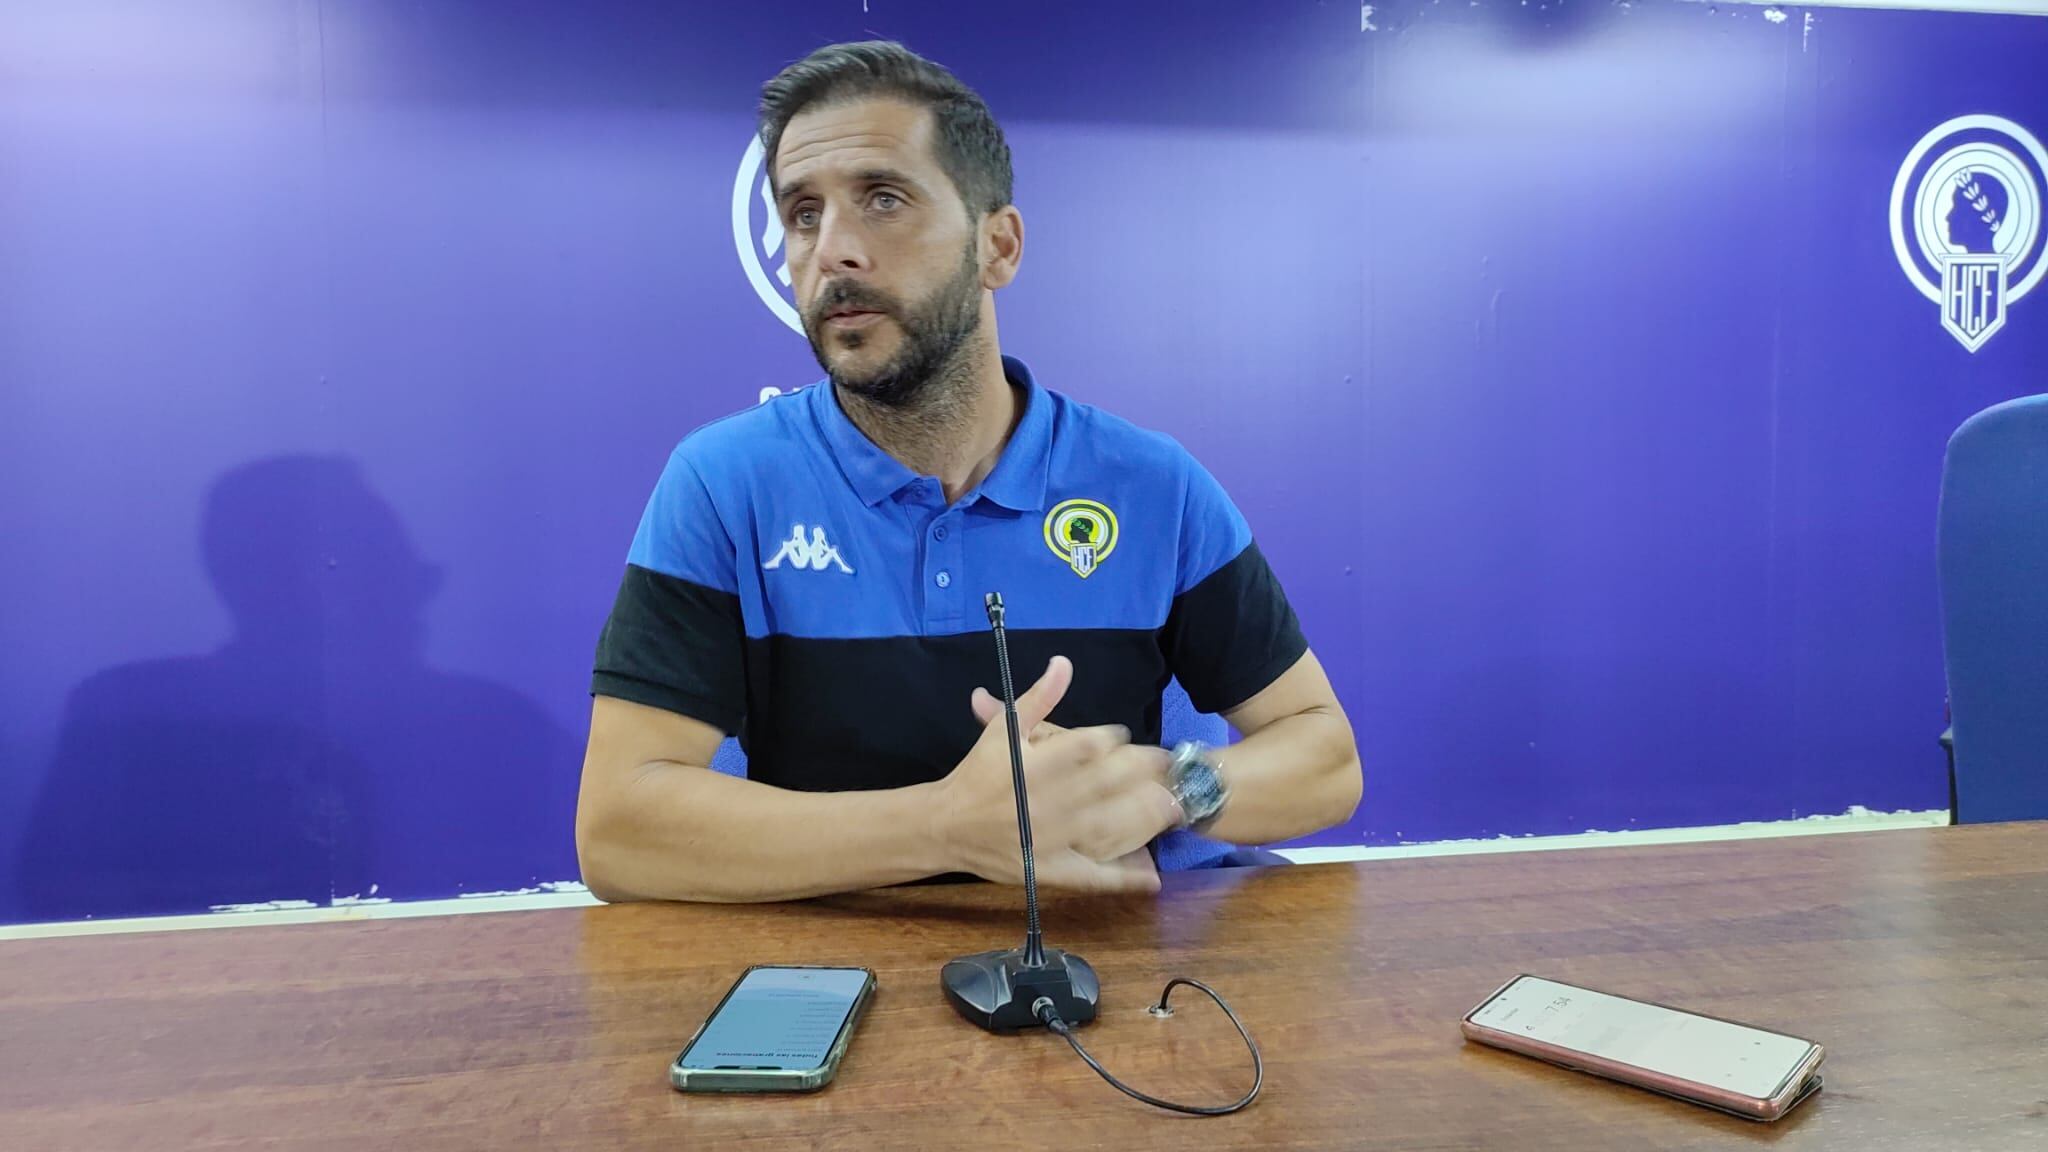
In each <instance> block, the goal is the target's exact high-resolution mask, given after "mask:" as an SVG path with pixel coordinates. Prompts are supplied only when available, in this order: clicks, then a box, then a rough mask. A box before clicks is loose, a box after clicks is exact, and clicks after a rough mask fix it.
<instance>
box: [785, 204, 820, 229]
mask: <svg viewBox="0 0 2048 1152" xmlns="http://www.w3.org/2000/svg"><path fill="white" fill-rule="evenodd" d="M789 221H790V223H792V224H794V225H796V226H797V227H799V228H805V229H809V228H816V227H817V226H818V208H817V205H815V204H799V205H798V206H797V208H796V210H795V211H793V212H791V213H790V214H789Z"/></svg>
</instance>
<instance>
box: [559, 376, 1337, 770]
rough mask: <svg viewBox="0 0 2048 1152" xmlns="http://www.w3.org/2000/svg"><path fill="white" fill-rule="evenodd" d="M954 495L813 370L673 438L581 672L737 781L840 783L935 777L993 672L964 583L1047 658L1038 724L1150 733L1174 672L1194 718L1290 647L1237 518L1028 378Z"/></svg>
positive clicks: (1084, 408)
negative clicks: (1052, 680) (713, 731)
mask: <svg viewBox="0 0 2048 1152" xmlns="http://www.w3.org/2000/svg"><path fill="white" fill-rule="evenodd" d="M1003 367H1004V371H1005V374H1006V375H1007V376H1008V377H1009V380H1010V383H1011V385H1012V386H1013V387H1015V388H1016V389H1018V391H1019V399H1020V400H1021V401H1022V402H1023V405H1024V410H1023V415H1022V416H1021V417H1020V419H1019V420H1018V423H1017V426H1016V428H1015V430H1014V431H1013V432H1012V434H1011V437H1010V441H1009V443H1008V444H1007V445H1006V446H1005V447H1004V449H1003V453H1002V456H1001V458H1000V460H999V461H998V462H997V464H996V466H995V468H994V469H993V470H992V471H991V472H990V473H989V474H988V476H987V478H985V479H984V480H983V481H982V482H981V484H980V486H978V487H977V488H975V489H974V490H973V491H971V492H969V493H967V494H966V495H964V496H962V497H961V498H960V499H959V500H957V501H955V502H954V503H953V504H951V505H950V506H949V505H948V504H947V503H946V499H945V495H944V492H943V490H942V489H941V488H940V486H939V482H938V481H937V480H936V479H934V478H931V477H921V476H918V475H916V474H915V473H913V472H912V471H911V470H910V469H909V468H907V467H905V466H904V465H903V464H902V463H900V462H899V461H897V460H896V459H895V458H894V457H892V456H890V455H889V454H888V453H886V452H884V451H882V450H881V449H880V448H878V447H876V446H875V444H874V443H873V442H872V441H870V440H869V439H868V438H867V436H866V435H865V434H864V433H862V432H861V431H860V429H859V428H858V427H857V426H855V425H854V423H853V422H852V421H851V420H850V419H849V418H848V417H847V415H846V413H845V412H844V411H843V410H842V409H841V408H840V406H839V402H838V398H837V395H836V394H835V391H834V389H833V387H832V386H831V384H830V383H829V382H821V383H819V384H817V385H814V386H812V387H808V388H804V389H800V390H799V391H796V392H794V393H790V394H788V395H784V396H780V397H777V398H775V399H772V400H770V401H768V402H767V403H764V404H762V405H760V406H758V407H756V408H752V409H749V410H747V411H745V412H741V413H739V414H736V415H733V416H729V417H727V418H725V419H723V420H719V421H717V422H714V423H712V424H709V425H706V426H705V427H703V428H700V429H698V430H697V431H695V432H693V433H691V434H690V435H689V436H688V437H687V438H685V439H684V440H683V442H682V443H681V444H680V445H679V446H678V447H677V448H676V450H675V452H674V454H672V455H671V456H670V457H669V461H668V465H667V467H666V468H665V469H664V470H663V472H662V475H661V479H660V481H659V483H657V484H656V486H655V489H654V494H653V496H652V498H651V499H650V500H649V501H648V503H647V507H646V511H645V513H644V514H643V515H642V517H641V520H640V527H639V531H638V532H637V533H636V534H635V536H634V538H633V546H632V550H631V552H630V554H629V556H628V562H627V566H626V572H625V576H624V579H623V580H622V582H621V584H620V587H619V592H618V598H617V602H616V603H615V604H614V606H613V608H612V613H611V618H610V619H609V620H608V621H607V622H606V624H605V627H604V631H603V634H602V636H601V638H600V639H599V641H598V649H597V661H596V671H595V675H594V677H593V680H592V691H593V692H595V693H597V694H600V695H606V696H615V697H618V698H621V699H625V700H631V701H634V702H637V703H640V704H646V705H651V706H653V707H656V708H663V709H667V710H669V711H673V712H678V713H681V714H683V715H685V716H691V717H694V718H696V719H698V720H702V721H704V722H705V723H707V724H710V725H711V726H712V727H714V728H718V729H720V730H721V731H723V732H726V733H728V734H731V735H736V736H738V737H739V738H740V741H741V744H742V746H743V747H744V749H745V751H746V754H747V774H748V776H749V777H750V778H751V779H754V780H758V781H761V782H762V783H766V784H771V785H774V786H776V787H779V788H792V789H799V790H804V791H841V790H851V789H867V788H895V787H902V786H906V785H911V784H919V783H924V782H927V781H931V780H937V779H939V778H941V777H943V776H944V775H945V774H946V773H948V772H949V771H951V770H952V768H953V767H954V765H956V764H958V763H959V762H960V759H961V758H962V757H963V756H965V755H966V754H967V750H968V749H969V748H970V747H972V746H973V744H974V742H975V740H976V738H977V737H978V736H979V735H980V728H979V726H978V725H977V724H976V722H975V720H974V717H973V715H972V713H971V711H970V710H969V708H968V695H969V693H970V692H971V690H972V689H973V688H974V687H975V686H976V685H980V686H982V687H986V688H988V689H990V690H991V691H999V688H998V683H999V676H998V673H997V670H996V656H995V645H994V643H993V641H992V640H991V638H990V636H989V627H988V619H987V615H986V612H985V609H984V607H983V596H984V595H985V594H986V593H988V592H1000V593H1002V595H1003V600H1004V603H1005V605H1006V608H1007V620H1006V622H1007V624H1008V626H1009V633H1010V636H1009V642H1010V658H1011V661H1012V666H1013V668H1014V669H1015V671H1016V675H1017V679H1018V685H1017V687H1018V690H1019V691H1022V690H1023V689H1024V688H1025V687H1028V686H1029V684H1030V683H1031V682H1032V681H1033V680H1036V679H1037V678H1038V675H1039V673H1040V672H1041V671H1042V670H1043V669H1044V667H1045V664H1046V661H1048V660H1049V659H1051V658H1052V657H1053V656H1054V655H1058V654H1064V655H1066V656H1067V657H1069V658H1070V659H1072V661H1073V663H1074V680H1073V685H1072V687H1071V688H1070V689H1069V690H1068V692H1067V695H1066V698H1065V699H1064V700H1062V701H1061V703H1060V705H1059V707H1058V708H1057V709H1056V710H1055V711H1054V712H1053V714H1052V720H1053V721H1054V722H1055V723H1058V724H1062V725H1066V726H1070V727H1072V726H1079V725H1092V724H1122V725H1125V726H1127V727H1128V728H1129V729H1130V730H1131V733H1132V736H1133V738H1134V739H1136V740H1138V741H1142V742H1147V743H1157V742H1158V740H1159V737H1160V693H1161V690H1162V689H1163V688H1164V687H1165V686H1166V684H1167V683H1168V681H1169V679H1170V678H1172V677H1175V676H1178V677H1179V678H1180V681H1181V684H1182V686H1183V687H1184V688H1185V689H1186V690H1187V693H1188V696H1189V698H1190V699H1191V700H1192V701H1193V703H1194V704H1195V706H1196V707H1197V708H1199V709H1201V710H1202V711H1205V712H1223V711H1227V710H1229V709H1231V708H1234V707H1236V706H1237V705H1239V704H1242V703H1243V702H1244V701H1246V700H1248V699H1250V698H1251V697H1252V696H1254V695H1256V694H1257V693H1258V692H1259V691H1261V690H1262V689H1264V688H1265V687H1266V686H1267V685H1269V684H1271V683H1272V682H1273V681H1274V680H1275V679H1277V678H1278V677H1279V676H1280V674H1281V673H1283V672H1285V671H1286V670H1287V669H1288V668H1290V667H1292V666H1293V665H1294V663H1295V662H1296V661H1297V660H1299V659H1300V658H1301V656H1302V654H1303V653H1304V652H1306V651H1307V643H1306V641H1305V640H1304V639H1303V637H1302V632H1301V627H1300V625H1299V623H1298V622H1297V620H1296V618H1295V614H1294V611H1293V609H1292V607H1291V606H1290V605H1289V604H1288V602H1287V597H1286V595H1285V593H1284V592H1283V591H1282V590H1281V587H1280V583H1279V581H1278V579H1277V578H1276V577H1275V576H1274V574H1273V571H1272V569H1271V568H1270V567H1269V566H1268V565H1267V563H1266V560H1265V558H1264V557H1263V556H1262V555H1260V553H1259V549H1258V545H1257V544H1255V543H1254V542H1253V540H1252V534H1251V530H1250V528H1249V527H1248V526H1247V525H1246V523H1245V519H1244V517H1243V516H1242V515H1240V514H1239V512H1238V510H1237V508H1236V507H1235V506H1234V505H1233V504H1232V503H1231V501H1230V498H1229V497H1228V496H1226V495H1225V494H1224V492H1223V489H1222V487H1221V486H1220V485H1218V484H1217V482H1216V480H1215V478H1214V477H1212V476H1210V475H1209V473H1208V472H1207V471H1206V470H1205V469H1203V467H1202V466H1201V465H1200V464H1198V463H1197V462H1196V461H1195V459H1194V458H1193V457H1192V456H1190V455H1189V454H1188V453H1187V451H1186V450H1185V449H1183V448H1182V447H1181V446H1180V445H1179V444H1178V443H1176V442H1175V441H1173V440H1172V439H1171V438H1169V437H1167V436H1165V435H1162V434H1160V433H1156V432H1148V431H1145V430H1143V429H1140V428H1137V427H1135V426H1134V425H1132V424H1130V423H1129V422H1127V421H1125V420H1122V419H1119V418H1118V417H1116V416H1112V415H1110V414H1109V413H1107V412H1103V411H1101V410H1099V409H1096V408H1093V407H1090V406H1088V405H1086V404H1081V403H1077V402H1075V401H1073V400H1070V399H1068V398H1067V397H1065V396H1062V395H1060V394H1059V393H1057V392H1051V391H1048V390H1046V389H1044V388H1041V387H1039V386H1038V385H1037V384H1036V383H1035V382H1034V381H1033V380H1032V378H1031V373H1030V372H1029V371H1028V370H1027V369H1026V368H1025V366H1024V365H1023V363H1021V362H1020V361H1018V360H1015V359H1012V358H1010V357H1005V358H1004V359H1003Z"/></svg>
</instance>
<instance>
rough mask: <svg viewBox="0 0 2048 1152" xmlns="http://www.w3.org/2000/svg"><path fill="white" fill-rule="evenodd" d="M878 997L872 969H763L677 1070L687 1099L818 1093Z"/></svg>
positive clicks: (739, 984)
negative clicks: (711, 1095)
mask: <svg viewBox="0 0 2048 1152" xmlns="http://www.w3.org/2000/svg"><path fill="white" fill-rule="evenodd" d="M874 996H875V974H874V973H873V972H871V971H869V970H868V969H866V968H815V967H804V966H794V965H768V964H757V965H755V966H754V967H752V968H749V969H747V970H746V971H745V972H743V973H741V974H740V978H739V979H738V980H735V981H734V982H733V985H732V987H731V988H729V989H727V990H726V993H725V997H724V999H722V1000H720V1001H719V1002H718V1007H716V1008H714V1009H712V1010H711V1015H710V1016H709V1017H707V1018H706V1019H705V1021H704V1023H703V1024H701V1025H699V1026H698V1028H697V1033H696V1035H694V1036H692V1037H690V1042H689V1043H688V1044H686V1045H684V1046H683V1050H682V1052H681V1053H680V1054H679V1055H678V1056H677V1057H676V1060H675V1063H674V1064H671V1065H669V1070H668V1079H669V1083H671V1084H673V1085H675V1087H676V1089H677V1090H678V1091H681V1092H815V1091H817V1090H818V1089H820V1088H823V1087H824V1086H825V1085H827V1084H830V1083H831V1082H832V1078H833V1077H834V1076H836V1075H838V1073H839V1062H840V1060H842V1059H844V1058H845V1056H846V1048H847V1045H848V1044H849V1043H851V1042H852V1039H853V1030H854V1029H855V1028H856V1027H857V1026H859V1024H860V1018H861V1016H862V1014H863V1013H865V1012H866V1011H867V1007H868V1002H869V1001H871V1000H873V999H874Z"/></svg>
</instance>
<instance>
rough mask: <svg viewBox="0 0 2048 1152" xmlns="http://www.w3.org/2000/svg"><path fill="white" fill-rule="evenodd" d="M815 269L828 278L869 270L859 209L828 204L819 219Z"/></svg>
mask: <svg viewBox="0 0 2048 1152" xmlns="http://www.w3.org/2000/svg"><path fill="white" fill-rule="evenodd" d="M817 259H818V272H819V274H820V275H822V276H824V277H825V278H827V279H830V278H832V277H834V276H842V275H845V274H846V273H848V272H867V271H871V270H872V268H871V265H870V261H869V257H868V244H867V235H866V233H865V231H864V229H863V228H862V227H861V219H860V214H859V213H858V212H842V211H839V210H838V209H837V208H836V207H831V206H828V207H827V208H826V209H825V215H824V218H823V219H822V220H820V221H819V222H818V246H817Z"/></svg>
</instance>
